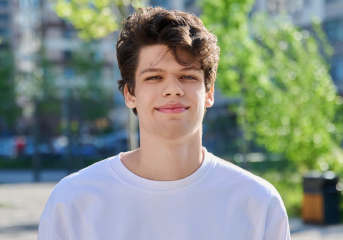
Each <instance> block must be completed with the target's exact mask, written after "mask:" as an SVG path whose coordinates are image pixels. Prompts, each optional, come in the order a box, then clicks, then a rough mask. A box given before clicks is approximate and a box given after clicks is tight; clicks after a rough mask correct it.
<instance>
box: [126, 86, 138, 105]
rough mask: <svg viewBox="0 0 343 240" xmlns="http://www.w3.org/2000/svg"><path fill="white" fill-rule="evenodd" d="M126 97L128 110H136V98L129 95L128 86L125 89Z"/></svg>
mask: <svg viewBox="0 0 343 240" xmlns="http://www.w3.org/2000/svg"><path fill="white" fill-rule="evenodd" d="M124 97H125V103H126V106H127V107H128V108H136V106H137V104H136V97H135V96H134V95H131V94H130V93H129V89H128V88H127V84H126V85H125V87H124Z"/></svg>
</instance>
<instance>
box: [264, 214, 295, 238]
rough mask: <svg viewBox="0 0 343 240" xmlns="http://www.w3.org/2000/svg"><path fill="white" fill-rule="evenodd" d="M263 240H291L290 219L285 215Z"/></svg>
mask: <svg viewBox="0 0 343 240" xmlns="http://www.w3.org/2000/svg"><path fill="white" fill-rule="evenodd" d="M263 240H291V237H290V233H289V226H288V218H287V216H286V215H285V216H284V217H283V218H281V219H280V220H279V221H278V222H277V223H275V224H274V226H272V228H271V229H269V231H268V232H267V233H266V234H265V235H264V238H263Z"/></svg>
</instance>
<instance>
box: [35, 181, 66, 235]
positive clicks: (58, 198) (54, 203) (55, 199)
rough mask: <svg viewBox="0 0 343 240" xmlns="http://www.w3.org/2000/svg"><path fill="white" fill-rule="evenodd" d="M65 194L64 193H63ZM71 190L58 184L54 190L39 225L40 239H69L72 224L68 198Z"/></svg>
mask: <svg viewBox="0 0 343 240" xmlns="http://www.w3.org/2000/svg"><path fill="white" fill-rule="evenodd" d="M63 192H64V193H65V194H62V193H63ZM68 193H69V191H68V189H67V188H64V187H63V185H62V186H61V184H58V185H57V186H56V187H55V188H54V190H53V191H52V193H51V195H50V197H49V199H48V201H47V203H46V205H45V208H44V211H43V214H42V216H41V219H40V222H39V227H38V240H67V239H69V237H68V232H69V230H70V228H69V227H68V226H71V224H70V217H69V215H68V211H66V202H67V201H66V198H67V197H65V196H68V195H69V194H68Z"/></svg>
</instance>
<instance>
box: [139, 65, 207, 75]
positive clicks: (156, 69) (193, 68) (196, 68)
mask: <svg viewBox="0 0 343 240" xmlns="http://www.w3.org/2000/svg"><path fill="white" fill-rule="evenodd" d="M187 71H202V69H201V68H199V67H196V66H190V67H185V68H182V69H181V70H180V72H187ZM148 72H165V70H163V69H161V68H146V69H144V70H143V71H141V72H140V74H139V76H141V75H142V74H144V73H148Z"/></svg>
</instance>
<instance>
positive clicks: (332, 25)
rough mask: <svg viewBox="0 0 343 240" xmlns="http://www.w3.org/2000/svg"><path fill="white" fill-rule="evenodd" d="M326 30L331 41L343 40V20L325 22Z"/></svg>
mask: <svg viewBox="0 0 343 240" xmlns="http://www.w3.org/2000/svg"><path fill="white" fill-rule="evenodd" d="M325 31H326V34H327V35H328V38H329V39H330V41H331V42H341V41H343V20H342V19H335V20H330V21H327V22H326V23H325Z"/></svg>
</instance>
